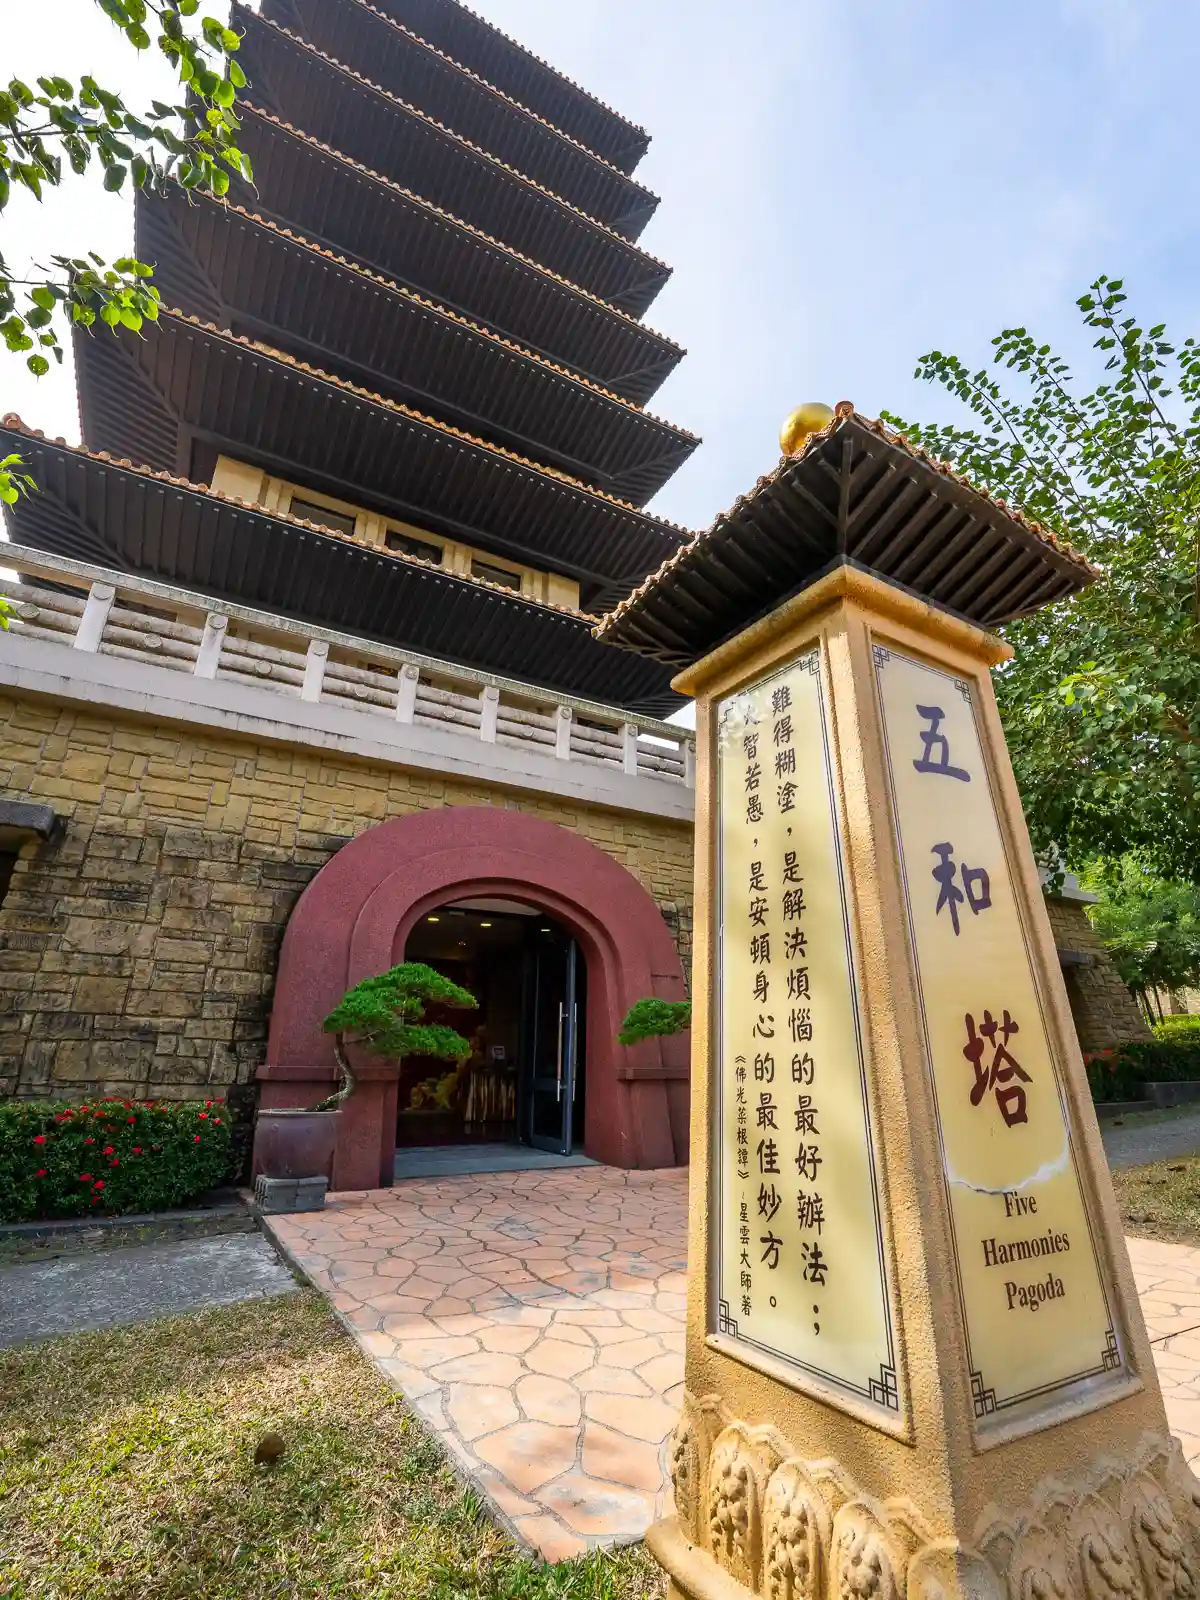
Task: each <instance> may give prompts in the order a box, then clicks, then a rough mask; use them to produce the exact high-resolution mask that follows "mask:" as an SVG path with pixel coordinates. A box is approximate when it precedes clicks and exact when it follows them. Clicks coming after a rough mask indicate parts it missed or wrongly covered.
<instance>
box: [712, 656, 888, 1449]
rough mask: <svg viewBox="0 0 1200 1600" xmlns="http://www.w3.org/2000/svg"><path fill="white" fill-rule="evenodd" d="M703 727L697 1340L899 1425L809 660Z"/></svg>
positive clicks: (838, 875) (844, 919)
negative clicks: (713, 750)
mask: <svg viewBox="0 0 1200 1600" xmlns="http://www.w3.org/2000/svg"><path fill="white" fill-rule="evenodd" d="M717 727H718V740H717V751H718V754H717V791H718V792H717V830H718V852H719V864H718V877H719V886H718V911H717V916H718V929H719V942H718V987H717V993H718V996H719V1015H718V1022H717V1046H718V1057H717V1063H716V1084H715V1091H716V1092H715V1094H714V1096H713V1121H712V1128H711V1138H712V1141H713V1158H714V1159H713V1163H712V1168H713V1173H714V1177H715V1194H714V1205H715V1208H716V1215H715V1217H714V1219H713V1237H714V1250H713V1254H714V1269H715V1270H714V1272H713V1280H714V1289H715V1293H714V1303H713V1305H712V1308H711V1329H712V1331H713V1332H714V1333H715V1335H716V1336H717V1338H718V1339H719V1340H720V1342H721V1343H722V1344H723V1345H729V1346H732V1347H733V1348H734V1350H735V1353H736V1354H738V1355H739V1357H740V1358H741V1359H744V1360H746V1361H748V1362H750V1363H751V1364H756V1363H758V1364H763V1363H764V1361H765V1362H766V1363H767V1364H769V1365H771V1366H772V1367H773V1368H774V1369H776V1370H777V1369H778V1368H779V1367H780V1366H781V1365H782V1366H783V1367H784V1368H785V1369H786V1371H787V1375H788V1377H789V1380H790V1381H792V1382H794V1383H795V1386H796V1387H798V1388H807V1389H809V1390H811V1391H814V1392H816V1393H818V1394H819V1395H820V1396H821V1398H823V1399H825V1400H832V1401H833V1403H835V1404H836V1403H837V1402H838V1399H839V1397H841V1396H846V1395H854V1396H855V1397H857V1400H858V1402H859V1404H860V1405H865V1406H866V1407H868V1408H871V1407H874V1408H878V1409H879V1411H880V1412H881V1413H882V1414H883V1415H884V1416H889V1415H890V1417H891V1418H892V1419H893V1421H895V1422H898V1421H899V1418H900V1415H901V1411H902V1405H903V1397H902V1395H901V1393H900V1384H899V1381H898V1378H897V1373H896V1360H895V1351H894V1346H893V1336H892V1323H891V1309H890V1302H889V1297H888V1290H887V1251H886V1248H885V1243H884V1230H883V1222H882V1213H881V1198H880V1194H879V1185H878V1183H877V1180H876V1172H875V1162H874V1153H873V1138H872V1132H871V1124H870V1118H869V1116H868V1110H867V1077H866V1069H865V1064H864V1058H863V1049H862V1039H861V1029H860V1021H859V1012H858V997H857V992H856V984H855V975H854V963H853V954H852V947H851V943H850V930H849V919H848V912H847V904H846V890H845V884H844V881H843V863H842V853H841V842H840V836H839V828H838V820H837V809H836V806H835V800H834V791H833V783H832V777H831V763H830V755H829V733H828V725H827V719H826V712H825V699H824V689H823V685H822V677H821V671H820V659H819V655H818V652H817V651H816V650H813V651H811V652H810V653H809V654H807V655H806V656H804V657H802V658H801V659H800V660H798V661H796V662H793V663H792V664H791V665H790V666H788V667H787V668H785V669H784V670H783V671H780V672H776V673H774V674H772V675H771V676H770V677H768V678H765V679H763V680H762V681H761V682H759V683H757V684H754V685H753V686H751V687H749V688H747V689H744V690H741V691H739V692H738V693H737V694H735V695H732V696H730V697H728V698H727V699H725V700H723V701H721V702H719V703H718V705H717Z"/></svg>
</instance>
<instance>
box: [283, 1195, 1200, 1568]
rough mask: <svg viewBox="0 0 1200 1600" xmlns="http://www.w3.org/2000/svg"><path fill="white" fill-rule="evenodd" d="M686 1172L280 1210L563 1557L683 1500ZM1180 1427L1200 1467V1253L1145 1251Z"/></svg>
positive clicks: (289, 1239) (363, 1198)
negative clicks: (678, 1488) (676, 1483)
mask: <svg viewBox="0 0 1200 1600" xmlns="http://www.w3.org/2000/svg"><path fill="white" fill-rule="evenodd" d="M686 1217H687V1177H686V1173H683V1172H677V1171H673V1172H620V1171H617V1170H615V1169H614V1168H611V1167H585V1168H576V1169H562V1170H558V1171H533V1172H521V1173H487V1174H473V1175H469V1176H462V1177H454V1178H442V1179H438V1180H429V1181H425V1180H413V1181H410V1182H406V1183H402V1184H398V1185H397V1186H396V1187H395V1188H394V1189H380V1190H374V1191H372V1192H370V1193H366V1194H340V1195H336V1196H334V1197H333V1199H332V1200H331V1201H330V1202H329V1203H328V1205H327V1207H326V1209H325V1210H324V1211H322V1212H312V1213H305V1214H300V1215H296V1216H282V1217H267V1218H264V1222H265V1223H266V1224H267V1225H268V1226H269V1227H270V1229H271V1230H272V1232H273V1233H274V1234H275V1236H276V1238H277V1239H278V1240H279V1242H280V1244H281V1245H282V1246H283V1248H284V1249H285V1250H286V1251H287V1252H288V1254H289V1255H290V1256H291V1257H292V1259H293V1260H294V1261H295V1262H296V1264H297V1265H298V1266H300V1267H301V1268H302V1269H303V1270H304V1271H305V1272H306V1273H307V1274H308V1275H309V1277H311V1279H312V1280H313V1282H314V1283H316V1284H317V1285H318V1287H319V1288H321V1289H323V1290H325V1292H326V1293H327V1294H328V1295H329V1296H330V1298H331V1300H332V1302H333V1304H334V1306H335V1307H336V1308H337V1309H338V1310H339V1311H340V1312H341V1314H342V1316H343V1317H344V1318H345V1320H346V1322H347V1324H348V1325H349V1327H350V1328H351V1329H352V1330H353V1332H354V1334H355V1336H356V1337H357V1339H358V1341H359V1343H360V1344H361V1346H362V1347H363V1349H364V1350H366V1351H367V1353H368V1354H369V1355H370V1356H371V1357H372V1359H373V1360H374V1361H375V1363H376V1365H377V1366H378V1367H379V1368H380V1369H381V1370H382V1371H383V1372H385V1373H386V1374H388V1376H390V1377H391V1378H392V1379H393V1380H394V1381H395V1382H396V1383H397V1384H398V1385H399V1387H400V1388H401V1389H402V1390H403V1392H404V1394H405V1396H406V1397H407V1398H408V1400H409V1401H410V1402H411V1404H412V1405H413V1407H414V1409H415V1410H417V1411H418V1412H419V1413H420V1414H421V1415H422V1416H423V1417H424V1418H425V1419H426V1420H427V1421H428V1422H429V1423H430V1425H431V1426H432V1427H433V1428H434V1429H435V1430H436V1431H437V1433H438V1434H439V1435H440V1437H441V1439H442V1441H443V1443H444V1444H445V1445H446V1447H447V1449H448V1450H449V1451H450V1452H451V1453H452V1454H453V1456H454V1457H455V1458H456V1459H457V1460H458V1462H459V1463H460V1464H461V1466H462V1467H463V1468H464V1469H465V1470H466V1471H467V1472H468V1473H469V1474H470V1475H471V1477H472V1478H473V1479H474V1481H475V1483H476V1484H477V1486H478V1487H479V1488H480V1489H481V1490H483V1491H484V1492H485V1493H486V1494H487V1495H488V1496H489V1497H490V1498H491V1500H492V1503H493V1505H494V1506H495V1507H496V1508H497V1509H498V1510H499V1512H500V1514H501V1516H502V1517H503V1518H504V1520H505V1521H506V1522H507V1523H508V1524H509V1526H510V1527H511V1528H512V1529H513V1530H514V1531H515V1532H516V1533H517V1534H519V1535H520V1536H521V1537H522V1538H524V1539H526V1540H527V1541H528V1542H529V1543H530V1544H531V1545H532V1546H533V1547H534V1548H535V1549H537V1550H539V1551H540V1552H541V1554H542V1555H544V1556H545V1557H546V1558H547V1559H548V1560H551V1561H558V1560H562V1559H564V1558H565V1557H567V1556H570V1555H575V1554H577V1553H579V1552H580V1551H581V1550H583V1549H585V1548H588V1547H591V1546H594V1545H598V1544H613V1543H624V1542H627V1541H630V1540H633V1539H638V1538H640V1537H641V1535H642V1534H643V1533H644V1532H645V1529H646V1528H647V1527H648V1526H649V1524H650V1522H651V1521H653V1520H654V1519H655V1518H656V1517H659V1516H661V1515H662V1514H663V1512H664V1509H665V1507H666V1504H667V1500H668V1496H669V1493H670V1491H669V1489H668V1488H667V1482H668V1474H667V1470H666V1468H667V1461H666V1457H667V1451H668V1442H669V1438H670V1433H671V1429H672V1428H673V1427H674V1424H675V1419H676V1416H677V1415H678V1410H679V1402H680V1397H681V1393H682V1380H683V1337H684V1336H683V1313H684V1291H685V1284H686V1256H685V1237H686ZM1129 1253H1130V1259H1131V1261H1132V1263H1133V1270H1134V1276H1135V1278H1136V1280H1137V1285H1138V1292H1139V1295H1140V1296H1141V1301H1142V1307H1143V1311H1144V1313H1145V1316H1146V1322H1147V1326H1148V1328H1149V1332H1150V1338H1151V1340H1152V1341H1153V1349H1154V1358H1155V1362H1156V1365H1157V1367H1158V1371H1159V1377H1160V1379H1161V1381H1162V1386H1163V1395H1164V1398H1165V1400H1166V1405H1167V1416H1168V1420H1169V1422H1170V1424H1171V1427H1172V1430H1173V1431H1174V1432H1175V1433H1177V1434H1178V1435H1179V1437H1180V1439H1181V1440H1182V1442H1183V1447H1184V1451H1185V1453H1186V1455H1187V1457H1188V1460H1189V1461H1192V1462H1198V1461H1200V1249H1193V1248H1191V1247H1189V1246H1186V1245H1176V1244H1164V1243H1159V1242H1158V1241H1155V1240H1148V1239H1130V1240H1129Z"/></svg>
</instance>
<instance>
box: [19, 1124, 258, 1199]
mask: <svg viewBox="0 0 1200 1600" xmlns="http://www.w3.org/2000/svg"><path fill="white" fill-rule="evenodd" d="M230 1134H231V1124H230V1119H229V1116H228V1114H227V1112H226V1108H225V1105H224V1102H223V1101H220V1100H205V1101H203V1102H197V1101H188V1102H184V1103H182V1104H181V1103H179V1102H176V1101H161V1100H159V1101H144V1100H89V1101H86V1102H85V1103H83V1104H81V1105H70V1104H67V1103H66V1102H63V1101H53V1102H48V1101H44V1100H41V1101H36V1100H32V1101H31V1100H6V1101H4V1102H3V1103H0V1222H26V1221H30V1220H32V1219H34V1218H37V1217H79V1216H86V1215H88V1214H90V1213H94V1214H97V1215H103V1214H105V1213H116V1212H130V1211H133V1212H138V1211H162V1210H164V1209H165V1208H166V1207H169V1206H178V1205H182V1204H184V1203H185V1202H187V1201H189V1200H194V1199H196V1198H197V1197H198V1196H199V1195H202V1194H203V1193H204V1192H205V1191H206V1190H207V1189H211V1188H213V1187H214V1186H215V1185H216V1184H219V1183H221V1182H222V1181H224V1180H225V1179H226V1178H228V1176H229V1172H230V1165H231V1149H232V1146H231V1138H230Z"/></svg>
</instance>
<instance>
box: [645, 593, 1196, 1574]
mask: <svg viewBox="0 0 1200 1600" xmlns="http://www.w3.org/2000/svg"><path fill="white" fill-rule="evenodd" d="M1008 653H1009V652H1008V649H1007V647H1006V646H1005V645H1004V644H1002V643H1001V642H1000V641H999V640H997V639H996V638H994V637H992V636H990V635H989V634H987V633H986V632H984V631H982V630H981V629H980V628H978V627H976V626H974V625H972V624H970V623H968V622H965V621H962V620H960V619H959V618H958V617H956V616H953V615H951V614H949V613H948V612H946V611H944V610H938V609H935V608H934V607H932V606H930V605H928V604H926V603H925V602H923V601H922V600H920V599H919V598H917V597H915V596H913V595H912V594H910V593H908V592H906V591H904V590H902V589H900V588H898V587H895V586H893V585H889V584H887V583H884V582H882V581H880V580H879V579H877V578H875V577H873V576H871V575H869V574H867V573H865V572H863V571H862V570H860V569H857V568H855V567H853V566H850V565H842V566H840V567H838V568H836V569H835V570H834V571H833V572H831V573H830V574H829V575H827V576H825V577H824V578H818V579H817V581H815V582H814V583H813V584H812V586H811V587H809V588H807V589H806V590H804V591H803V592H801V593H800V594H799V595H797V596H796V597H795V598H793V599H791V600H788V601H786V602H785V603H784V604H782V605H781V606H780V607H779V608H778V609H776V610H775V611H774V612H772V613H771V614H770V615H768V616H767V617H765V618H764V619H763V620H761V621H758V622H755V623H753V624H751V625H750V626H749V627H747V628H745V630H744V631H743V632H741V633H740V634H739V635H738V636H737V637H735V638H733V639H732V640H731V641H730V642H729V643H727V644H725V645H722V646H720V647H719V648H717V649H716V650H715V651H713V652H712V653H711V654H709V655H708V656H706V657H705V658H704V659H703V660H701V661H700V662H699V663H698V664H697V665H695V666H693V667H690V668H689V669H687V670H686V671H685V672H684V673H683V674H682V675H681V677H680V678H679V679H678V680H677V683H678V685H679V687H681V688H683V689H685V690H686V691H688V692H689V693H692V694H694V695H695V696H696V699H697V718H696V725H697V736H698V772H697V903H696V930H695V981H694V984H693V994H694V996H695V1013H694V1020H693V1068H692V1137H691V1162H692V1164H691V1206H690V1216H691V1223H690V1228H691V1233H690V1238H689V1245H688V1249H689V1263H690V1274H689V1276H690V1296H689V1305H688V1315H687V1355H686V1372H685V1387H686V1396H685V1399H684V1403H683V1413H682V1416H681V1419H680V1422H679V1426H678V1429H677V1432H676V1434H675V1437H674V1441H673V1445H672V1451H671V1466H672V1474H673V1482H674V1494H675V1504H676V1515H675V1516H673V1517H671V1518H669V1519H667V1520H666V1521H664V1522H661V1523H659V1524H657V1525H656V1526H655V1527H654V1528H652V1529H651V1531H650V1534H649V1536H648V1539H649V1543H650V1547H651V1549H652V1550H653V1552H654V1554H655V1555H656V1557H657V1558H658V1560H659V1561H660V1562H661V1563H662V1565H663V1566H664V1567H665V1568H666V1570H667V1572H668V1574H669V1575H670V1580H671V1590H670V1593H671V1594H672V1595H674V1596H675V1597H676V1600H682V1597H686V1600H747V1597H749V1596H763V1597H770V1600H826V1597H828V1600H834V1597H836V1600H901V1597H904V1600H948V1597H954V1596H959V1595H966V1596H971V1597H980V1600H983V1597H988V1600H1068V1597H1070V1600H1108V1597H1111V1600H1118V1597H1121V1600H1168V1597H1170V1600H1183V1597H1184V1596H1192V1595H1193V1594H1194V1593H1195V1590H1196V1584H1197V1582H1200V1560H1198V1555H1200V1537H1198V1535H1200V1487H1198V1486H1197V1483H1196V1480H1195V1479H1194V1478H1193V1477H1192V1475H1191V1473H1190V1471H1189V1470H1188V1469H1187V1467H1186V1465H1185V1463H1184V1461H1183V1459H1182V1456H1181V1453H1180V1451H1179V1448H1178V1446H1177V1445H1176V1444H1175V1443H1174V1442H1173V1441H1172V1440H1171V1438H1170V1435H1169V1433H1168V1429H1167V1424H1166V1419H1165V1415H1164V1411H1163V1405H1162V1399H1161V1395H1160V1392H1159V1387H1158V1381H1157V1378H1156V1374H1155V1369H1154V1364H1153V1360H1152V1357H1151V1352H1150V1347H1149V1344H1148V1341H1147V1337H1146V1332H1145V1328H1144V1325H1143V1322H1142V1317H1141V1313H1140V1309H1139V1306H1138V1301H1137V1296H1136V1292H1135V1287H1134V1283H1133V1278H1132V1274H1131V1272H1130V1267H1129V1261H1128V1256H1127V1254H1126V1250H1125V1246H1124V1241H1123V1239H1122V1235H1121V1231H1120V1227H1119V1220H1118V1215H1117V1211H1116V1208H1115V1205H1114V1202H1113V1195H1112V1188H1111V1183H1110V1181H1109V1177H1108V1169H1107V1165H1106V1162H1105V1159H1104V1153H1103V1149H1102V1147H1101V1144H1100V1139H1099V1134H1098V1130H1097V1125H1096V1119H1095V1115H1094V1112H1093V1109H1092V1104H1091V1099H1090V1096H1089V1094H1088V1090H1087V1084H1086V1081H1085V1078H1084V1073H1083V1069H1082V1062H1081V1059H1080V1055H1079V1050H1078V1046H1077V1043H1076V1040H1075V1033H1074V1028H1073V1026H1072V1022H1071V1015H1070V1011H1069V1008H1068V1004H1067V999H1066V994H1065V991H1064V988H1063V981H1062V976H1061V973H1060V970H1059V964H1058V960H1057V957H1056V953H1055V945H1054V940H1053V937H1052V934H1051V930H1050V927H1049V923H1048V920H1047V915H1046V910H1045V907H1044V904H1043V901H1042V896H1041V892H1040V888H1039V883H1038V875H1037V870H1036V867H1035V864H1034V861H1033V857H1032V853H1031V850H1030V845H1029V840H1028V835H1027V832H1026V829H1025V825H1024V820H1023V817H1022V811H1021V805H1020V801H1019V798H1018V795H1017V791H1016V787H1015V784H1014V781H1013V775H1012V770H1011V766H1010V763H1009V759H1008V754H1007V751H1006V748H1005V742H1004V737H1003V733H1002V731H1001V727H1000V723H999V719H998V716H997V713H996V705H995V700H994V696H993V693H992V688H991V683H990V681H989V668H990V667H991V666H992V665H994V664H996V663H998V662H1000V661H1002V660H1003V659H1005V657H1006V656H1007V654H1008Z"/></svg>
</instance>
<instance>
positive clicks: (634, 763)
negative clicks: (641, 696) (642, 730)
mask: <svg viewBox="0 0 1200 1600" xmlns="http://www.w3.org/2000/svg"><path fill="white" fill-rule="evenodd" d="M638 732H639V729H638V725H637V723H636V722H627V723H626V724H625V726H624V727H623V728H622V729H621V735H622V740H621V742H622V747H623V750H624V755H625V771H626V772H627V773H628V774H629V776H630V777H631V778H636V777H637V770H638Z"/></svg>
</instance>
